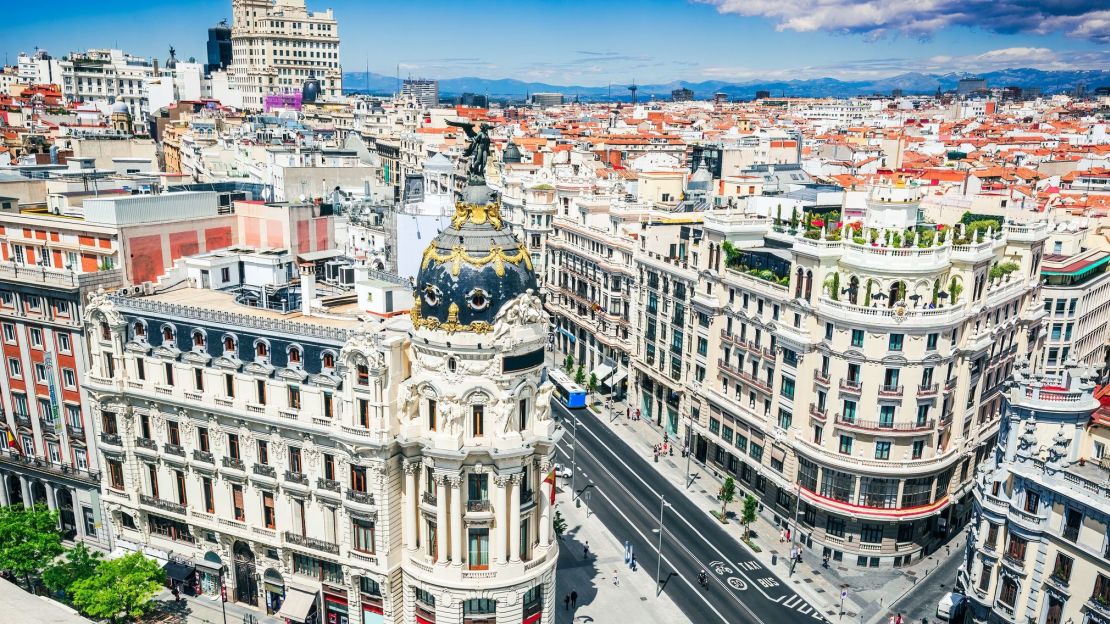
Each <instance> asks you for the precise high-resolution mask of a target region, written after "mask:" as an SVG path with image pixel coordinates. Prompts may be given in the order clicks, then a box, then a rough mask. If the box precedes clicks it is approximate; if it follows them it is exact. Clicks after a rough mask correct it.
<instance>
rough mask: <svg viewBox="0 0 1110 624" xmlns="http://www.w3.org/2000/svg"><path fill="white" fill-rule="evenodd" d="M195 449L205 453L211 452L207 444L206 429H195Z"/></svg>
mask: <svg viewBox="0 0 1110 624" xmlns="http://www.w3.org/2000/svg"><path fill="white" fill-rule="evenodd" d="M197 448H198V449H200V450H201V451H204V452H205V453H207V452H209V451H211V450H212V449H210V448H209V444H208V427H197Z"/></svg>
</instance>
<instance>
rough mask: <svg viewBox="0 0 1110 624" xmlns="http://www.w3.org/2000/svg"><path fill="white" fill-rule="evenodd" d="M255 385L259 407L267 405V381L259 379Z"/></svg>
mask: <svg viewBox="0 0 1110 624" xmlns="http://www.w3.org/2000/svg"><path fill="white" fill-rule="evenodd" d="M254 385H255V391H256V393H257V397H258V404H259V405H265V404H266V380H265V379H257V380H255V382H254Z"/></svg>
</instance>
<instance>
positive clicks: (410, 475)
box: [401, 462, 420, 548]
mask: <svg viewBox="0 0 1110 624" xmlns="http://www.w3.org/2000/svg"><path fill="white" fill-rule="evenodd" d="M419 468H420V464H418V463H416V462H411V463H407V464H405V466H404V470H405V495H404V497H402V500H403V501H404V505H403V506H402V508H401V515H402V517H403V518H404V523H405V525H404V531H405V535H404V537H405V547H406V548H416V545H417V544H416V518H417V516H418V515H419V514H420V511H419V505H420V492H418V491H417V489H416V471H417V470H418V469H419Z"/></svg>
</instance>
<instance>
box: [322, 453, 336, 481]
mask: <svg viewBox="0 0 1110 624" xmlns="http://www.w3.org/2000/svg"><path fill="white" fill-rule="evenodd" d="M324 478H325V479H327V480H328V481H334V480H335V455H332V454H331V453H324Z"/></svg>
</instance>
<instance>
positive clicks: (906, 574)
mask: <svg viewBox="0 0 1110 624" xmlns="http://www.w3.org/2000/svg"><path fill="white" fill-rule="evenodd" d="M614 415H615V416H616V418H614V419H613V420H612V421H611V422H610V419H609V417H608V416H607V415H606V414H605V413H604V409H603V410H602V414H600V415H599V420H600V421H601V422H603V423H605V424H606V425H607V426H609V427H610V428H611V429H613V431H615V432H617V434H618V435H620V436H621V437H622V438H623V439H624V440H626V441H627V442H628V444H629V445H630V446H631V447H632V448H633V449H635V450H639V451H640V452H642V453H643V454H644V457H646V458H648V459H651V457H652V448H653V446H654V445H656V444H658V443H659V442H660V441H661V440H662V430H661V429H660V428H659V427H658V426H656V425H655V424H654V423H651V422H648V421H644V420H639V421H632V420H626V419H625V417H624V409H623V407H622V408H621V409H620V410H614ZM680 450H681V447H680V448H679V449H676V451H675V454H674V456H663V457H660V459H659V463H658V464H656V467H657V470H658V471H659V474H660V475H662V476H663V477H665V478H666V479H668V480H670V481H671V482H672V483H673V484H674V485H675V486H676V487H678V488H679V489H682V488H684V487H685V485H686V483H685V482H686V458H684V457H681V452H680ZM690 469H691V473H692V474H691V477H692V479H693V482H692V484H691V485H690V487H689V489H688V490H686V492H687V495H688V496H689V497H690V499H691V500H692V501H694V503H695V504H697V505H698V506H699V507H701V508H702V509H703V510H704V511H705V512H706V513H709V511H710V510H714V509H716V510H719V509H720V506H721V504H720V502H719V501H718V500H717V491H718V490H719V489H720V485H721V482H722V481H723V477H722V476H718V471H714V470H712V469H706V468H705V467H703V466H701V465H700V464H698V463H697V462H696V461H691V462H690ZM737 489H738V490H739V489H742V488H741V484H740V483H739V482H738V483H737ZM740 505H741V503H740V501H739V500H737V501H736V502H734V503H732V504H730V505H729V511H731V512H733V513H739V511H740ZM772 518H773V516H772V514H771V512H770V510H767V509H765V510H764V511H762V512H761V513H760V514H759V517H758V519H757V520H756V522H755V523H753V524H752V526H751V530H752V539H751V541H752V543H754V544H755V545H756V546H757V547H759V549H760V552H758V553H754V555H755V557H756V559H758V560H759V561H760V562H761V563H762V564H763V565H764V566H766V567H767V568H768V569H774V570H775V572H776V573H777V574H779V575H780V576H781V577H782V578H783V580H784V581H786V582H787V583H790V584H791V585H793V588H794V591H796V592H797V593H798V594H799V595H800V596H802V597H803V598H805V599H806V600H808V601H809V602H810V603H811V604H813V605H814V606H815V607H818V608H819V609H820V610H821V612H822V613H824V614H825V617H826V618H827V619H829V620H833V621H838V620H843V621H849V620H854V621H856V622H859V623H861V624H878V623H880V622H883V621H885V620H886V619H887V618H888V617H889V616H890V615H891V612H890V611H888V609H889V607H890V606H891V605H893V604H895V603H897V602H898V600H899V599H901V598H902V597H903V596H904V595H906V593H908V592H909V591H910V590H912V589H913V588H914V587H915V586H916V585H917V584H918V582H919V581H924V580H925V579H926V578H927V577H928V576H929V574H930V573H931V572H932V571H933V570H936V569H937V568H938V567H939V566H940V565H941V564H942V563H944V562H945V561H947V560H948V559H950V557H959V556H960V553H962V552H963V545H964V539H965V538H966V531H961V532H960V533H959V534H958V535H957V536H955V537H953V538H952V539H951V540H950V541H949V542H948V544H947V545H946V546H943V547H941V548H940V549H938V550H937V552H935V553H933V554H932V555H929V556H927V557H925V558H924V559H922V560H920V561H917V562H914V564H913V565H909V566H905V567H901V568H890V567H884V568H862V567H857V566H856V565H855V562H854V561H852V562H849V561H847V560H845V561H837V562H832V561H830V562H829V568H828V569H824V568H822V567H821V558H822V553H821V549H820V546H815V547H814V549H809V548H805V547H804V546H802V545H801V544H798V545H799V547H801V548H802V563H800V564H798V566H797V567H796V568H795V570H794V574H793V575H790V565H789V562H788V559H789V553H790V548H791V544H790V543H789V542H787V543H780V542H779V540H778V538H779V534H780V529H779V528H778V527H776V526H774V525H773V524H772ZM729 526H730V527H733V528H732V529H730V532H732V531H733V530H734V531H735V533H734V535H735V537H736V539H737V541H739V540H740V536H741V533H742V531H743V525H741V524H740V523H739V522H738V521H736V520H735V519H733V520H731V521H730V524H729ZM592 545H593V544H592V542H591V546H592ZM773 558H774V559H777V563H776V564H775V565H772V563H771V562H772V559H773ZM951 580H952V579H948V582H950V581H951ZM842 590H846V591H847V592H848V594H847V598H846V599H845V601H844V613H843V616H841V614H840V612H839V611H840V610H839V605H840V593H841V591H842Z"/></svg>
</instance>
